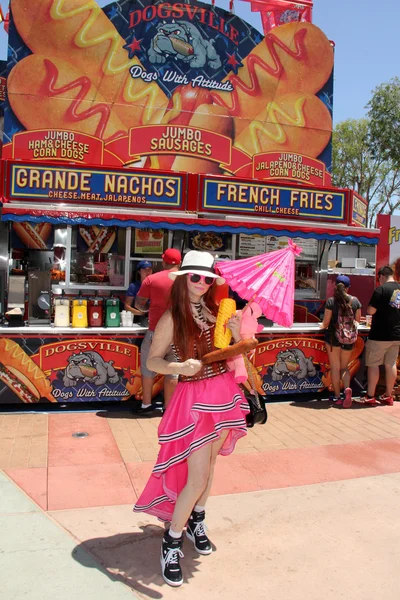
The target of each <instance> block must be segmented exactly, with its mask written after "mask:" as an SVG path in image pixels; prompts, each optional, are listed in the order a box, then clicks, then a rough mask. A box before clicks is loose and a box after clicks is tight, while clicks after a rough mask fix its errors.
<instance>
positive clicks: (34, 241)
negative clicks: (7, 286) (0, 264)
mask: <svg viewBox="0 0 400 600" xmlns="http://www.w3.org/2000/svg"><path fill="white" fill-rule="evenodd" d="M10 245H11V261H10V275H26V273H27V270H28V269H36V270H38V271H48V272H50V273H51V280H52V282H53V283H57V284H61V285H63V284H64V282H65V267H66V247H67V227H66V226H65V225H52V224H51V223H44V222H42V223H37V224H36V223H30V222H28V221H26V222H21V223H12V225H11V236H10Z"/></svg>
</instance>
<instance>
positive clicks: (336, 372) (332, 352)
mask: <svg viewBox="0 0 400 600" xmlns="http://www.w3.org/2000/svg"><path fill="white" fill-rule="evenodd" d="M325 345H326V350H327V353H328V358H329V364H330V365H331V379H332V386H333V391H334V393H335V396H336V397H337V398H339V396H340V350H341V348H340V347H339V346H331V345H330V344H325Z"/></svg>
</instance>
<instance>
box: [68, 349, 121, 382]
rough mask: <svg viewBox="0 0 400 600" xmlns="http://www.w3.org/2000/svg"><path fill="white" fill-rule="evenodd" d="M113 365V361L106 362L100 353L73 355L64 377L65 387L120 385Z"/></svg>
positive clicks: (69, 359)
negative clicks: (79, 384) (82, 384)
mask: <svg viewBox="0 0 400 600" xmlns="http://www.w3.org/2000/svg"><path fill="white" fill-rule="evenodd" d="M112 365H113V361H112V360H110V361H108V362H106V361H105V360H104V359H103V358H102V356H101V355H100V354H99V353H98V352H79V353H77V354H71V356H70V357H69V358H68V366H67V368H66V369H65V373H64V377H63V383H64V386H65V387H72V386H75V385H76V384H77V383H78V382H88V383H92V384H94V385H104V384H105V383H119V381H120V378H119V375H118V373H117V371H116V370H115V369H114V367H113V366H112Z"/></svg>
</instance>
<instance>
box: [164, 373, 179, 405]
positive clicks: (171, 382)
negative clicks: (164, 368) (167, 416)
mask: <svg viewBox="0 0 400 600" xmlns="http://www.w3.org/2000/svg"><path fill="white" fill-rule="evenodd" d="M177 385H178V378H177V377H175V378H174V379H171V378H170V377H164V408H167V406H168V404H169V401H170V400H171V396H172V394H173V393H174V391H175V388H176V386H177Z"/></svg>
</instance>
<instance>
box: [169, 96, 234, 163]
mask: <svg viewBox="0 0 400 600" xmlns="http://www.w3.org/2000/svg"><path fill="white" fill-rule="evenodd" d="M189 125H190V127H193V128H196V127H198V128H201V129H207V130H209V131H213V132H214V133H219V134H221V135H224V136H227V137H232V134H233V125H232V118H231V116H230V115H229V112H228V111H227V110H226V109H225V108H223V107H222V106H213V105H207V104H202V105H200V106H198V107H197V109H196V111H195V113H194V114H193V116H192V118H191V120H190V123H189ZM172 170H173V171H188V172H190V173H208V174H212V173H221V168H220V166H219V164H218V163H216V162H213V161H211V160H207V159H206V158H204V159H203V158H197V157H193V158H191V157H188V156H177V157H176V158H175V160H174V162H173V163H172Z"/></svg>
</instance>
